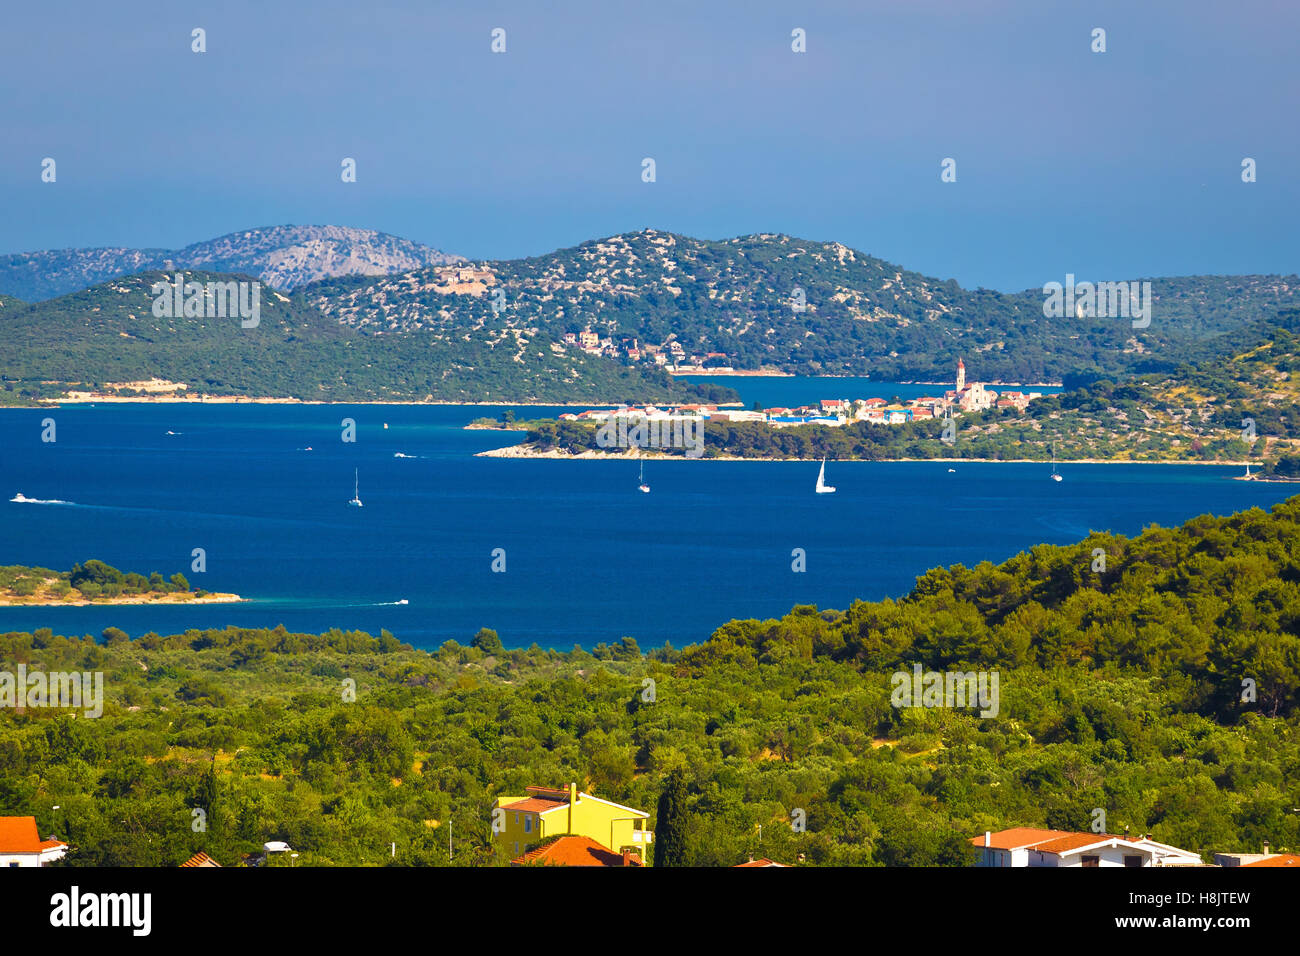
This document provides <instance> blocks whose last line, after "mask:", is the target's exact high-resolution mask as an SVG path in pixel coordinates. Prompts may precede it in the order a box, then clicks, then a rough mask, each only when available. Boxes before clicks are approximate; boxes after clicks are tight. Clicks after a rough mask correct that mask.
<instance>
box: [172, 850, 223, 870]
mask: <svg viewBox="0 0 1300 956" xmlns="http://www.w3.org/2000/svg"><path fill="white" fill-rule="evenodd" d="M181 866H215V867H218V868H220V867H221V864H220V863H218V862H217V861H216V860H214V859H212V857H210V856H208V855H207V854H206V853H195V854H194V855H193V856H192V857H190V858H189V859H188V860H186V861H185V862H184V863H182V864H181Z"/></svg>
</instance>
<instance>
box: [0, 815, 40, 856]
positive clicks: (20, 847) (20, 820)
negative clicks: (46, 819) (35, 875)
mask: <svg viewBox="0 0 1300 956" xmlns="http://www.w3.org/2000/svg"><path fill="white" fill-rule="evenodd" d="M40 852H41V838H40V835H39V834H38V833H37V832H36V818H35V817H0V853H40Z"/></svg>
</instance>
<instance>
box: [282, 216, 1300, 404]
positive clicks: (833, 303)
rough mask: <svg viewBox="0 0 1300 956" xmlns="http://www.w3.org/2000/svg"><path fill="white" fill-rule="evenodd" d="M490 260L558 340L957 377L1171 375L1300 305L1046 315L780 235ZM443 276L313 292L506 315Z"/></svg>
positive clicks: (373, 312) (1158, 302) (1223, 285)
mask: <svg viewBox="0 0 1300 956" xmlns="http://www.w3.org/2000/svg"><path fill="white" fill-rule="evenodd" d="M481 266H482V268H484V269H486V270H488V271H490V272H491V273H492V275H493V276H494V279H493V280H492V285H491V288H492V289H493V290H494V291H495V290H498V289H499V290H500V291H501V292H502V293H503V294H504V311H503V313H502V315H501V318H502V319H504V320H506V321H507V322H509V323H510V324H512V325H513V326H515V327H518V328H527V329H534V328H535V329H538V330H540V331H542V332H546V333H548V334H550V335H551V336H553V337H555V338H557V339H558V338H560V337H561V336H562V335H563V333H564V332H566V331H575V332H576V331H580V330H582V329H584V328H591V329H592V330H593V331H599V332H600V333H601V334H605V335H610V336H613V337H615V338H616V339H617V338H618V337H623V336H626V337H635V338H637V339H638V340H639V341H640V342H641V343H642V344H645V343H651V344H661V343H663V342H665V341H667V340H668V338H669V337H670V336H671V337H674V338H675V340H676V341H677V342H679V343H680V344H681V345H682V346H683V347H684V349H685V350H686V352H687V353H688V354H690V353H698V354H699V355H707V354H708V353H711V352H718V353H723V354H725V355H726V356H727V359H726V361H727V364H731V365H733V366H735V367H737V368H750V369H753V368H760V367H775V368H780V369H782V370H785V371H791V372H799V373H804V374H857V375H869V376H870V377H872V378H875V379H878V380H881V381H906V380H912V379H915V380H921V381H949V380H951V374H952V368H953V367H954V366H955V365H956V363H957V359H958V358H959V357H961V356H965V358H966V359H967V361H970V360H971V357H972V356H973V355H977V356H978V361H979V368H980V370H981V371H980V375H981V376H982V378H983V379H984V380H986V381H988V380H1001V381H1013V382H1049V381H1061V380H1063V379H1073V380H1078V381H1083V380H1087V379H1089V378H1095V377H1098V376H1100V375H1111V376H1114V375H1120V374H1131V373H1134V372H1141V371H1146V370H1159V369H1166V370H1167V369H1172V368H1174V367H1175V366H1176V365H1178V364H1179V363H1181V362H1187V361H1200V360H1204V359H1207V358H1212V357H1217V356H1222V355H1227V354H1229V353H1230V352H1232V351H1233V350H1234V347H1235V346H1234V343H1233V342H1232V340H1231V336H1232V334H1233V333H1235V332H1237V331H1238V330H1240V329H1241V328H1242V327H1243V326H1245V325H1247V324H1248V323H1250V322H1253V321H1257V320H1260V319H1264V318H1267V317H1270V316H1272V315H1273V314H1274V313H1275V312H1276V311H1277V309H1278V308H1282V307H1285V306H1288V305H1291V306H1294V305H1300V279H1297V277H1296V276H1190V277H1182V278H1155V279H1152V280H1151V281H1152V316H1151V322H1150V324H1149V326H1148V327H1146V328H1141V329H1135V328H1134V327H1133V322H1132V321H1131V320H1130V319H1127V318H1114V319H1112V318H1080V317H1077V316H1066V317H1063V318H1056V319H1049V318H1045V317H1044V314H1043V304H1044V295H1043V293H1042V291H1041V289H1031V290H1028V291H1026V292H1020V293H1012V294H1006V293H1000V292H994V291H991V290H988V289H973V290H972V289H963V288H962V287H961V286H959V285H958V284H957V283H956V282H955V281H953V280H942V279H936V278H932V277H927V276H924V275H920V274H919V273H916V272H910V271H908V270H906V269H904V268H902V267H901V266H896V265H894V264H892V263H889V262H885V261H884V260H881V259H878V258H875V257H873V256H871V255H867V254H864V253H862V252H859V251H857V250H854V249H850V248H848V247H847V246H844V245H842V244H840V243H835V242H814V241H810V240H805V239H796V238H792V237H790V236H783V235H772V234H765V235H756V236H744V237H741V238H737V239H728V240H725V241H721V242H716V241H712V240H704V239H693V238H691V237H689V236H682V235H676V234H673V233H668V232H660V231H657V230H651V229H647V230H642V231H640V232H635V233H629V234H625V235H619V236H612V237H610V238H607V239H599V240H593V241H591V242H585V243H583V244H582V245H579V246H575V247H573V248H570V249H560V250H557V251H555V252H552V253H548V254H546V255H543V256H536V257H533V258H528V259H517V260H506V261H493V262H486V263H482V264H481ZM435 278H436V277H435V276H434V274H433V272H432V271H430V270H425V271H424V272H419V273H411V274H407V275H401V276H396V275H395V276H387V277H381V278H378V279H367V278H362V277H355V278H345V279H337V280H328V281H325V282H321V283H317V284H314V285H312V286H308V287H306V288H305V289H304V290H303V292H304V294H305V296H306V297H307V298H308V300H309V301H311V302H312V303H313V304H315V305H317V306H319V307H320V308H322V309H323V310H324V311H326V312H327V313H328V314H330V315H334V316H337V317H339V318H340V319H341V320H343V321H346V322H349V323H352V324H357V325H362V324H372V325H376V326H378V327H381V328H385V329H391V330H396V331H400V330H405V329H414V328H421V329H429V328H434V329H445V330H455V329H462V328H467V327H472V326H474V325H476V324H477V323H479V322H490V321H492V320H493V317H494V313H493V311H492V305H491V300H490V299H489V298H488V297H486V296H470V295H458V294H450V293H440V292H438V291H436V290H435V289H434V285H435V281H434V280H435ZM1084 278H1085V277H1083V276H1080V277H1078V280H1079V281H1082V280H1083V279H1084ZM1087 278H1091V279H1094V280H1101V279H1108V280H1109V279H1113V280H1123V279H1135V278H1138V277H1133V276H1094V277H1087ZM1043 281H1044V283H1046V282H1050V281H1055V282H1058V283H1061V282H1064V281H1065V275H1064V274H1062V275H1056V276H1044V277H1043ZM796 296H802V298H801V299H796ZM796 301H798V302H802V303H803V304H804V305H805V308H803V309H800V310H796V309H795V308H793V307H792V305H793V304H794V303H795V302H796Z"/></svg>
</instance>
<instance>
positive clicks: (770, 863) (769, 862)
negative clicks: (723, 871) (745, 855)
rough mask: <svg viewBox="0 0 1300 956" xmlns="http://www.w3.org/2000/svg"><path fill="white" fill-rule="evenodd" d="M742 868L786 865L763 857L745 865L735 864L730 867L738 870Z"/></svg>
mask: <svg viewBox="0 0 1300 956" xmlns="http://www.w3.org/2000/svg"><path fill="white" fill-rule="evenodd" d="M742 866H786V864H785V863H777V862H776V860H769V859H768V858H767V857H763V858H762V859H760V860H750V861H748V862H747V863H737V864H736V865H735V866H733V867H732V869H733V870H738V869H740V868H741V867H742Z"/></svg>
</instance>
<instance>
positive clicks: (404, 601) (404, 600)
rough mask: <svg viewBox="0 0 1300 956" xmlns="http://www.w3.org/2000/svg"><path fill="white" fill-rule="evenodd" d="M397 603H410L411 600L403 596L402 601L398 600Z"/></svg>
mask: <svg viewBox="0 0 1300 956" xmlns="http://www.w3.org/2000/svg"><path fill="white" fill-rule="evenodd" d="M397 603H398V604H410V603H411V602H410V601H408V600H407V599H406V598H402V599H401V600H400V601H398V602H397Z"/></svg>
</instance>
